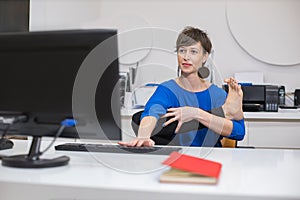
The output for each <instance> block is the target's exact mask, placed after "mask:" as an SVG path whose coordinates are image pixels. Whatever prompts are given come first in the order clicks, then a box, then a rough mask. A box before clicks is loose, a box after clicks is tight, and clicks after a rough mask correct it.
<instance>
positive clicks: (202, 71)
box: [198, 66, 210, 79]
mask: <svg viewBox="0 0 300 200" xmlns="http://www.w3.org/2000/svg"><path fill="white" fill-rule="evenodd" d="M209 74H210V71H209V69H208V68H207V67H204V66H202V67H200V68H199V69H198V76H199V77H200V78H202V79H205V78H207V77H208V76H209Z"/></svg>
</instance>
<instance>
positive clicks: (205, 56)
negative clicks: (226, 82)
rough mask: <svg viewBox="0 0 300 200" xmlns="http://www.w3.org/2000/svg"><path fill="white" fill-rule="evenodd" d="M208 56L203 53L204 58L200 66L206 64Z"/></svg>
mask: <svg viewBox="0 0 300 200" xmlns="http://www.w3.org/2000/svg"><path fill="white" fill-rule="evenodd" d="M208 56H209V54H208V53H207V52H205V54H204V56H203V61H202V65H204V63H206V61H207V59H208Z"/></svg>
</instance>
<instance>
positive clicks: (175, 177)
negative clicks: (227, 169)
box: [160, 152, 222, 184]
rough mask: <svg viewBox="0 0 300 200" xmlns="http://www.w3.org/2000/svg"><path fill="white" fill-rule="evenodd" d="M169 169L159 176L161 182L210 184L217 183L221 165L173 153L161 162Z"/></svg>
mask: <svg viewBox="0 0 300 200" xmlns="http://www.w3.org/2000/svg"><path fill="white" fill-rule="evenodd" d="M163 164H164V165H168V166H170V167H171V169H170V170H168V171H165V172H164V173H163V174H162V175H161V176H160V181H161V182H179V183H210V184H215V183H217V181H218V178H219V175H220V172H221V168H222V164H221V163H218V162H214V161H210V160H206V159H203V158H198V157H193V156H189V155H185V154H180V153H178V152H173V153H172V154H170V156H169V157H168V158H167V159H166V160H165V161H164V162H163Z"/></svg>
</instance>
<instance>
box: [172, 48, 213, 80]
mask: <svg viewBox="0 0 300 200" xmlns="http://www.w3.org/2000/svg"><path fill="white" fill-rule="evenodd" d="M203 52H204V51H203V47H202V45H201V43H200V42H197V43H196V44H193V45H191V46H182V47H179V49H178V52H177V59H178V65H179V67H180V69H181V73H188V74H190V73H195V72H197V71H198V69H199V67H202V64H203V63H205V61H206V59H207V57H208V53H207V52H206V53H203Z"/></svg>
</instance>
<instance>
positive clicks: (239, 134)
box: [228, 119, 246, 140]
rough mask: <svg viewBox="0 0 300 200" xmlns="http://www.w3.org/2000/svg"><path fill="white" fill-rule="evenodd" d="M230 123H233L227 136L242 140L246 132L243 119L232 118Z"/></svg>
mask: <svg viewBox="0 0 300 200" xmlns="http://www.w3.org/2000/svg"><path fill="white" fill-rule="evenodd" d="M232 123H233V128H232V131H231V134H230V135H229V136H228V138H230V139H234V140H243V139H244V136H245V132H246V131H245V121H244V119H242V120H239V121H236V120H232Z"/></svg>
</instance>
